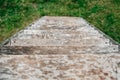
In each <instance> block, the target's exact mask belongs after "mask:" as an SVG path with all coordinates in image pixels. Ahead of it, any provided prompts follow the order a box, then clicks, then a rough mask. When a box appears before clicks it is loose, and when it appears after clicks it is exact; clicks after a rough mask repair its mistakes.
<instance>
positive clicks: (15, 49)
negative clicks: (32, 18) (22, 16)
mask: <svg viewBox="0 0 120 80" xmlns="http://www.w3.org/2000/svg"><path fill="white" fill-rule="evenodd" d="M118 52H119V49H118V46H117V45H114V46H113V45H112V46H106V47H105V46H104V47H100V46H99V47H98V46H97V45H96V46H4V47H2V48H1V49H0V53H1V54H16V55H19V54H20V55H21V54H29V55H36V54H39V55H47V54H50V55H52V54H55V55H56V54H66V55H70V54H81V53H85V54H87V53H89V54H91V53H94V54H98V53H99V54H108V53H118Z"/></svg>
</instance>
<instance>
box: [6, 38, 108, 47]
mask: <svg viewBox="0 0 120 80" xmlns="http://www.w3.org/2000/svg"><path fill="white" fill-rule="evenodd" d="M96 44H97V46H106V45H107V46H108V45H110V43H109V39H99V38H95V39H71V40H70V39H68V40H67V39H38V38H33V39H13V40H11V41H10V42H9V43H8V44H6V45H7V46H70V45H72V46H93V45H96Z"/></svg>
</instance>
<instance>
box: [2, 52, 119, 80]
mask: <svg viewBox="0 0 120 80" xmlns="http://www.w3.org/2000/svg"><path fill="white" fill-rule="evenodd" d="M119 77H120V55H115V54H109V53H108V55H102V54H101V55H99V54H89V53H88V54H79V55H16V56H15V55H7V56H2V57H1V56H0V80H47V79H49V80H119Z"/></svg>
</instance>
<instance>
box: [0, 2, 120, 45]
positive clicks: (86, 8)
mask: <svg viewBox="0 0 120 80" xmlns="http://www.w3.org/2000/svg"><path fill="white" fill-rule="evenodd" d="M45 15H47V16H77V17H83V18H84V19H86V20H87V21H88V22H90V23H91V24H93V25H95V26H96V27H97V28H99V29H100V30H102V31H103V32H104V33H105V34H107V35H109V36H110V37H112V38H113V39H114V40H116V41H117V42H119V43H120V0H0V42H1V41H3V40H5V39H7V38H8V37H10V36H11V35H13V34H15V33H16V32H17V31H19V30H21V29H23V28H24V27H25V26H27V25H28V24H30V23H31V22H32V21H34V20H35V19H38V18H40V17H41V16H45Z"/></svg>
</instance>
